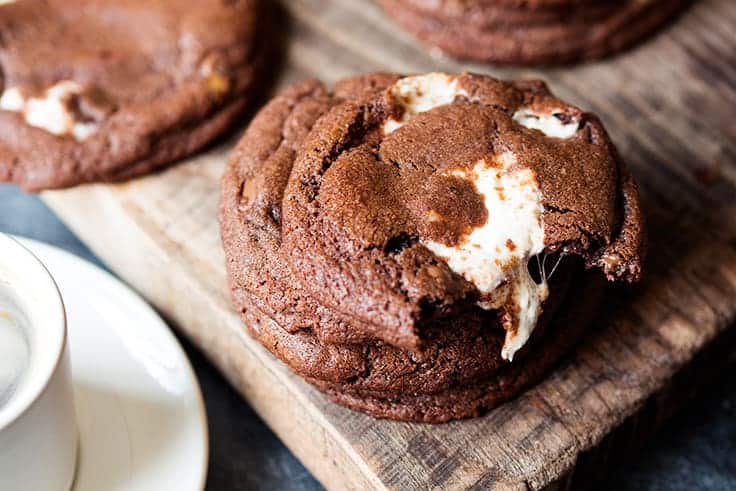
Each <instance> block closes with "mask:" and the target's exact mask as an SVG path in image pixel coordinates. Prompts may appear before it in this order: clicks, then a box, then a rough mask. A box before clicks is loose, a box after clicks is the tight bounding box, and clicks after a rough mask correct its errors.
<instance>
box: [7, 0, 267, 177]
mask: <svg viewBox="0 0 736 491" xmlns="http://www.w3.org/2000/svg"><path fill="white" fill-rule="evenodd" d="M258 4H259V2H258V0H236V1H232V2H222V1H219V0H203V1H198V2H187V1H181V0H168V1H155V2H152V1H145V0H126V1H122V2H109V1H104V0H67V1H62V0H51V1H41V0H19V1H15V2H10V3H6V4H3V5H0V181H10V182H15V183H17V184H19V185H21V186H23V187H24V188H25V189H27V190H34V191H35V190H41V189H48V188H60V187H67V186H73V185H75V184H79V183H84V182H91V181H118V180H122V179H127V178H130V177H132V176H136V175H139V174H143V173H146V172H149V171H152V170H154V169H157V168H159V167H162V166H164V165H166V164H169V163H171V162H173V161H175V160H177V159H179V158H182V157H184V156H186V155H190V154H192V153H193V152H195V151H197V150H198V149H200V148H201V147H203V146H204V145H205V144H207V143H208V142H210V141H211V140H212V139H213V138H215V137H216V136H218V135H219V134H221V133H222V132H223V131H224V130H225V129H226V128H227V127H228V126H229V124H230V123H231V122H232V121H233V120H234V118H235V117H236V116H237V115H238V114H239V113H240V112H241V111H242V110H243V108H244V107H245V105H246V102H247V101H248V99H249V97H250V95H251V91H252V87H253V85H254V83H255V82H257V78H256V77H257V74H256V68H257V66H258V64H259V58H260V56H261V53H260V50H259V49H258V48H261V47H263V44H264V43H265V42H266V41H265V40H264V39H262V33H261V32H260V30H259V28H258V25H259V22H258V21H259V9H260V7H259V5H258Z"/></svg>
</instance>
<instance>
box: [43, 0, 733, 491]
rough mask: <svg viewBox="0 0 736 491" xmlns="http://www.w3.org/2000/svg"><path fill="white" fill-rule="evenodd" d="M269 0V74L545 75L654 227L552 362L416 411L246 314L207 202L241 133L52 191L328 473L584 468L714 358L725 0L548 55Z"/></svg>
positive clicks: (728, 300)
mask: <svg viewBox="0 0 736 491" xmlns="http://www.w3.org/2000/svg"><path fill="white" fill-rule="evenodd" d="M281 13H282V14H283V21H282V22H281V25H282V27H283V29H282V30H283V31H284V32H285V34H284V36H285V38H286V46H285V57H286V63H285V66H284V67H283V68H282V69H281V70H280V72H279V73H280V75H279V81H278V85H280V86H283V85H285V84H287V83H289V82H291V81H294V80H297V79H301V78H305V77H319V78H321V79H323V80H325V81H328V82H332V81H335V80H336V79H338V78H340V77H342V76H345V75H349V74H354V73H358V72H364V71H370V70H394V71H400V72H425V71H431V70H444V71H451V72H456V71H462V70H472V71H478V72H488V73H492V74H495V75H497V76H501V77H542V78H545V79H546V80H547V81H548V82H549V83H550V85H551V87H552V88H553V90H554V91H555V92H556V93H558V94H559V95H560V96H561V97H563V98H566V99H569V100H571V101H573V102H576V103H578V104H579V105H581V106H583V107H585V108H589V109H591V110H593V111H595V112H597V113H599V114H600V115H601V116H602V118H603V120H604V122H605V123H606V124H607V126H608V128H609V129H610V132H611V134H612V136H613V138H614V140H615V141H616V143H617V144H618V146H619V148H620V150H621V151H622V153H623V155H624V156H625V158H626V160H627V161H628V163H629V165H630V166H631V168H632V169H633V172H634V173H635V174H636V176H637V177H638V179H639V182H640V183H641V189H642V192H643V198H644V204H645V207H646V210H647V212H648V220H649V231H650V235H651V247H650V256H649V261H648V265H647V266H648V275H647V277H646V279H645V281H644V282H643V283H642V284H641V286H640V287H638V288H637V289H635V290H634V291H628V292H623V291H618V290H612V291H611V293H610V295H609V301H608V302H607V305H606V307H605V309H604V311H603V313H602V314H601V317H600V319H599V320H598V321H597V323H596V326H595V328H594V329H593V332H592V333H591V334H590V336H589V337H588V338H587V339H586V340H585V341H584V343H583V344H582V345H581V346H580V347H579V349H578V350H577V351H576V352H575V353H574V355H572V356H571V357H569V358H568V359H567V360H566V361H565V362H564V363H562V365H561V366H560V367H559V368H558V369H557V370H556V371H555V372H554V373H553V374H551V375H550V377H549V378H548V379H547V380H545V381H544V382H543V383H541V384H539V385H538V386H536V387H534V388H533V389H531V390H529V391H528V392H526V393H525V394H523V395H522V396H521V397H519V398H517V399H516V400H514V401H512V402H509V403H507V404H505V405H503V406H501V407H499V408H497V409H496V410H494V411H493V412H491V413H490V414H488V415H487V416H485V417H483V418H479V419H475V420H470V421H463V422H456V423H451V424H445V425H439V426H428V425H421V424H406V423H395V422H389V421H379V420H375V419H372V418H370V417H367V416H364V415H362V414H358V413H354V412H351V411H349V410H346V409H343V408H341V407H338V406H335V405H333V404H331V403H330V402H328V401H327V400H326V399H325V398H324V397H323V396H322V395H320V394H319V393H318V392H317V391H315V390H313V389H312V388H311V387H310V386H308V385H307V384H306V383H304V382H302V381H301V380H300V379H298V378H297V377H295V376H293V375H292V374H291V373H290V372H289V371H288V370H287V369H286V368H285V367H284V366H283V365H282V364H281V363H279V362H278V361H276V360H275V359H274V357H273V356H271V355H270V354H269V353H268V352H266V351H265V350H264V349H263V348H261V347H260V345H258V344H257V343H256V342H254V341H253V340H251V339H250V338H249V337H248V336H247V335H246V334H245V330H244V329H243V326H242V325H241V323H240V320H239V319H238V317H237V315H236V314H235V313H234V312H233V310H232V309H231V307H230V303H229V299H228V295H227V292H226V287H225V271H224V267H223V254H222V251H221V248H220V241H219V236H218V225H217V221H216V208H217V204H218V196H219V189H218V186H219V177H220V174H221V172H222V169H223V165H224V163H225V161H226V159H227V156H228V151H229V150H230V148H231V147H232V145H233V143H234V137H231V139H230V141H227V142H225V143H221V144H219V145H218V146H217V147H215V148H212V149H211V150H210V151H208V152H206V153H203V154H201V155H199V156H197V157H195V158H193V159H189V160H187V161H186V162H184V163H183V164H181V165H179V166H176V167H174V168H172V169H170V170H168V171H166V172H164V173H162V174H158V175H155V176H151V177H147V178H145V179H140V180H137V181H134V182H130V183H126V184H122V185H117V186H108V185H93V186H85V187H80V188H77V189H73V190H68V191H61V192H49V193H45V194H44V195H43V198H44V199H45V200H46V202H47V203H48V204H49V205H50V206H51V207H52V208H53V209H54V210H56V211H57V212H58V213H59V215H61V217H62V218H63V219H64V220H66V222H67V223H68V224H69V225H70V226H71V228H72V229H73V230H74V231H75V232H76V233H78V234H79V235H80V236H81V237H82V239H83V240H85V241H86V242H87V244H89V245H90V246H91V248H92V249H93V250H94V251H95V252H96V253H97V254H98V255H99V256H100V257H101V258H102V259H103V260H105V261H106V262H107V264H108V265H109V266H110V267H111V268H112V269H114V270H115V271H117V272H118V273H119V274H120V275H121V276H122V277H123V278H125V279H126V280H127V281H128V282H130V284H132V285H133V286H135V287H136V288H137V289H138V290H139V291H140V292H142V293H143V295H145V296H146V297H147V298H148V299H149V300H150V301H151V302H153V304H155V305H156V306H157V307H158V308H159V309H160V310H161V311H162V312H163V313H165V314H166V315H167V316H168V317H169V318H170V319H172V320H173V321H174V323H175V324H176V325H177V326H178V328H179V329H180V330H181V331H182V332H184V333H185V334H186V335H187V336H189V337H190V338H191V339H192V340H193V341H194V342H195V343H196V344H197V345H198V346H199V347H200V348H201V349H202V350H203V351H204V352H205V353H206V354H207V356H209V358H210V359H211V360H212V362H213V363H215V364H216V365H217V366H218V367H219V368H220V370H222V372H223V373H224V374H225V375H226V376H227V377H228V379H229V380H230V381H231V382H232V384H233V385H234V386H235V387H237V388H238V390H239V391H240V392H241V393H242V394H243V396H244V397H245V398H246V399H247V400H248V401H250V403H251V404H252V405H253V407H254V408H255V409H256V410H257V411H258V413H259V414H260V415H261V416H262V417H263V419H264V420H265V421H266V422H267V423H268V424H269V425H270V426H271V428H273V430H274V431H275V432H276V433H277V434H278V435H279V436H280V438H281V439H283V441H284V442H285V443H286V444H287V445H288V446H289V448H291V450H292V451H293V452H294V453H295V454H296V455H297V456H298V457H299V458H300V459H301V460H302V461H303V462H304V464H305V465H306V466H307V467H308V468H309V469H310V470H311V471H312V472H313V473H314V474H315V475H316V477H317V478H318V479H319V480H320V481H321V482H322V483H324V484H325V486H327V487H328V488H331V489H347V488H350V489H369V488H379V489H383V488H392V489H399V488H401V489H425V488H439V487H442V488H477V489H486V488H504V489H506V488H513V489H517V488H520V489H523V488H527V487H528V488H540V487H544V486H553V487H567V486H569V485H570V484H589V483H590V482H591V479H592V478H593V477H599V476H600V472H601V471H602V470H603V469H605V468H607V467H609V466H607V462H608V459H610V458H612V456H614V455H615V454H616V453H617V452H618V451H621V450H624V451H626V452H630V451H631V450H632V448H634V447H635V446H636V445H637V444H639V443H640V442H641V441H643V440H644V439H646V437H647V435H648V434H649V433H650V432H651V431H652V430H653V429H654V428H655V427H656V426H657V424H658V423H659V422H660V421H661V419H663V418H664V417H666V415H667V414H669V413H670V412H672V411H673V410H674V409H676V408H677V407H678V405H680V404H681V402H683V401H684V400H685V399H686V398H687V397H686V396H687V395H689V394H691V393H692V389H694V388H695V387H696V386H697V384H698V383H699V381H700V380H704V379H705V377H708V376H710V374H712V373H713V371H714V370H718V369H719V367H723V366H724V363H725V362H726V360H727V359H728V356H727V355H728V354H729V353H730V352H731V351H732V347H733V343H732V341H733V340H734V338H736V336H734V334H733V330H731V331H728V330H727V328H728V327H729V325H730V324H731V323H732V321H733V319H734V316H735V314H736V143H735V140H736V123H735V121H736V119H735V118H734V109H735V108H736V34H734V33H735V32H736V2H733V1H732V0H702V1H699V2H697V3H696V4H695V5H694V6H693V7H692V8H691V9H690V10H689V11H688V12H687V13H686V14H685V15H683V16H682V17H681V18H680V19H678V21H677V22H676V23H675V24H674V25H672V26H671V27H670V28H669V29H666V30H664V31H663V32H661V33H660V34H659V35H657V36H656V37H655V38H654V39H652V40H650V41H649V42H647V43H645V44H644V45H642V46H641V47H640V48H638V49H636V50H635V51H632V52H629V53H626V54H625V55H622V56H619V57H616V58H614V59H611V60H609V61H606V62H604V63H596V64H589V65H585V66H579V67H570V68H563V69H554V70H548V71H543V72H542V71H537V70H512V69H491V68H489V67H485V66H480V65H471V64H461V63H457V62H454V61H451V60H447V59H443V58H439V57H436V55H435V56H432V55H430V54H428V52H427V51H426V50H425V49H423V48H422V47H421V46H420V45H419V44H417V43H416V42H415V41H413V40H412V39H411V38H410V37H409V36H408V35H406V34H404V33H403V32H402V31H401V30H400V29H398V28H397V27H396V26H395V25H394V24H393V23H391V22H390V21H388V20H387V18H386V17H385V16H384V15H383V13H382V12H381V11H380V10H379V9H378V8H376V7H375V6H374V5H373V4H372V3H371V2H369V1H367V0H291V1H289V2H285V4H284V6H283V8H282V12H281ZM264 42H267V41H266V40H264ZM274 63H276V62H274ZM245 122H246V121H245V120H244V122H243V123H244V124H245ZM237 133H238V134H239V133H240V132H239V131H238V132H237Z"/></svg>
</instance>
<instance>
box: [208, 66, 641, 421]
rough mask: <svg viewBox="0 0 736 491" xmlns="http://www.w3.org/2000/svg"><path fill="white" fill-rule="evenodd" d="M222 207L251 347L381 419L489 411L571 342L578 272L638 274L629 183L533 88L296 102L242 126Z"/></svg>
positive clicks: (595, 282)
mask: <svg viewBox="0 0 736 491" xmlns="http://www.w3.org/2000/svg"><path fill="white" fill-rule="evenodd" d="M222 193H223V195H222V204H221V210H220V221H221V229H222V237H223V244H224V247H225V252H226V258H227V268H228V278H229V282H230V286H231V290H232V294H233V300H234V303H235V305H236V306H237V307H238V308H239V310H240V312H241V314H242V316H243V319H244V321H245V323H246V325H247V327H248V329H249V330H250V331H251V333H252V334H253V335H254V336H255V337H256V338H257V339H259V340H260V341H261V342H262V343H263V344H264V345H266V346H267V347H268V348H269V349H270V350H271V351H273V352H274V353H275V354H277V355H278V356H279V357H280V358H281V359H282V360H284V361H285V362H286V363H287V364H289V366H291V367H292V369H294V370H295V371H296V372H298V373H299V374H301V375H302V376H304V377H305V378H307V379H308V380H309V381H310V382H312V383H314V384H315V385H317V386H318V387H320V388H321V389H322V390H324V391H326V392H327V393H328V394H330V395H331V397H332V398H333V399H335V400H337V401H338V402H341V403H344V404H346V405H349V406H351V407H356V408H359V409H362V410H365V411H368V412H370V413H372V414H375V415H378V416H386V417H393V418H398V419H419V420H423V421H444V420H447V419H453V418H456V417H467V416H472V415H475V414H477V413H478V412H479V411H481V410H482V409H484V408H488V407H492V406H493V405H494V404H495V403H497V402H498V401H501V400H503V399H505V398H507V397H510V396H511V395H513V394H514V393H515V392H516V391H518V390H519V389H520V388H521V387H523V386H525V385H527V384H528V383H531V382H533V381H534V380H535V379H537V378H538V376H539V375H540V374H541V373H543V372H544V370H546V369H547V368H548V367H549V366H550V365H551V364H552V363H553V362H554V361H555V360H556V359H557V358H558V357H559V355H560V354H561V353H562V352H564V351H565V349H567V347H569V345H570V344H572V343H573V342H574V340H575V339H577V337H578V336H579V334H580V332H581V331H582V330H583V329H584V326H585V323H586V322H585V319H586V318H587V317H589V314H590V312H591V311H592V306H593V305H595V303H596V302H597V299H598V294H597V292H598V291H599V290H600V284H599V283H600V281H599V280H600V278H602V276H603V275H600V274H599V273H598V274H594V273H582V269H583V266H587V267H588V268H596V267H597V268H600V269H603V270H604V272H605V274H606V275H607V276H608V277H609V279H625V280H630V281H633V280H636V279H638V277H639V275H640V272H641V255H642V253H643V231H642V223H641V214H640V210H639V201H638V195H637V191H636V185H635V184H634V182H633V180H632V179H631V177H630V175H629V174H628V172H627V171H626V169H625V166H624V165H623V163H622V162H621V160H620V158H619V157H618V155H617V154H616V151H615V149H614V147H613V146H612V144H611V142H610V140H609V139H608V136H607V135H606V133H605V130H604V129H603V127H602V126H601V124H600V122H599V121H598V119H597V118H596V117H595V116H593V115H591V114H588V113H585V112H583V111H581V110H579V109H577V108H575V107H573V106H570V105H569V104H566V103H564V102H562V101H560V100H559V99H557V98H555V97H554V96H552V95H551V94H550V93H549V91H548V90H547V88H546V86H545V85H544V84H542V83H541V82H533V81H526V82H511V83H508V82H501V81H498V80H495V79H492V78H490V77H484V76H478V75H472V74H462V75H448V74H426V75H420V76H409V77H402V76H400V75H395V74H370V75H366V76H361V77H355V78H350V79H346V80H343V81H341V82H339V83H338V84H337V85H336V86H335V88H334V90H333V91H332V92H330V91H328V90H327V89H326V88H325V87H324V86H323V85H322V84H320V83H319V82H316V81H307V82H303V83H300V84H297V85H295V86H293V87H291V88H289V89H287V90H286V91H285V92H284V93H282V94H281V95H279V96H277V97H276V98H274V99H273V100H272V101H271V102H270V103H269V104H268V105H267V106H266V107H265V108H264V109H263V110H262V111H261V112H260V113H259V114H258V115H257V117H256V118H255V119H254V121H253V122H252V124H251V125H250V127H249V128H248V130H247V131H246V133H245V135H244V137H243V138H242V140H241V142H240V143H239V145H238V146H237V148H236V149H235V151H234V153H233V155H232V157H231V160H230V163H229V165H228V168H227V170H226V174H225V176H224V177H223V183H222ZM547 255H549V256H550V257H551V258H552V259H550V260H549V261H548V262H547V261H545V259H546V256H547ZM612 258H614V260H612V261H610V260H609V259H612ZM537 261H539V262H537ZM555 262H559V267H557V268H553V265H554V264H555ZM545 266H546V267H545ZM596 276H597V277H596ZM585 288H587V289H588V293H586V294H585V295H580V294H579V293H578V294H575V297H582V298H579V299H578V300H577V301H576V302H573V303H572V305H571V304H570V302H568V301H567V300H566V298H567V297H568V295H567V292H568V290H572V291H580V290H581V289H585ZM573 311H577V312H578V313H579V315H577V316H570V315H569V314H570V312H573ZM556 314H559V315H556ZM555 318H556V319H557V320H556V321H555V322H552V320H553V319H555ZM530 353H533V354H534V355H533V356H532V355H530ZM511 359H513V363H509V362H508V360H511ZM359 401H362V402H359ZM430 406H432V407H435V409H433V410H430V409H429V407H430Z"/></svg>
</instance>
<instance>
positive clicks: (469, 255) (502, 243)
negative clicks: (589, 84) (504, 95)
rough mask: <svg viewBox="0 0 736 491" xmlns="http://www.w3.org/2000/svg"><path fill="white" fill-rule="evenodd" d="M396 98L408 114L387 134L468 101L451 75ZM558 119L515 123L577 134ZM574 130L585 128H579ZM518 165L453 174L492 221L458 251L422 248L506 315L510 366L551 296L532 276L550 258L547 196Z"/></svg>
mask: <svg viewBox="0 0 736 491" xmlns="http://www.w3.org/2000/svg"><path fill="white" fill-rule="evenodd" d="M388 94H389V96H391V97H393V98H394V100H395V101H396V102H397V103H399V104H400V105H401V106H402V107H403V109H404V112H403V114H402V116H401V118H400V119H393V118H392V119H388V120H387V121H386V122H385V123H384V126H383V132H384V134H388V133H391V132H393V131H395V130H397V129H398V128H400V127H401V126H403V125H404V124H406V123H407V122H408V121H409V120H410V119H411V118H412V117H413V116H414V115H416V114H418V113H421V112H425V111H429V110H431V109H433V108H435V107H438V106H441V105H445V104H451V103H452V102H453V101H454V100H455V98H456V97H458V96H467V93H466V92H465V91H463V90H462V89H460V88H459V87H458V83H457V78H456V77H454V76H451V75H447V74H444V73H429V74H427V75H420V76H414V77H405V78H402V79H401V80H399V81H398V82H396V83H395V84H394V85H393V86H392V87H390V88H389V89H388ZM550 118H552V119H554V120H555V121H556V123H555V122H552V121H547V119H548V118H546V117H544V116H540V115H536V114H533V113H531V112H529V111H526V112H524V111H520V112H517V114H515V115H514V119H516V120H517V122H520V123H521V124H524V125H525V126H526V125H529V126H530V127H536V128H538V129H541V128H544V130H546V131H550V132H551V133H554V134H555V135H561V134H565V135H567V134H568V133H570V135H571V134H573V133H574V131H572V132H570V128H567V126H568V125H562V123H561V121H559V120H558V119H557V118H554V116H550ZM555 124H556V126H555ZM533 125H536V126H533ZM560 125H562V126H563V127H564V131H562V130H561V129H560V128H559V126H560ZM569 126H575V128H577V125H569ZM544 130H543V131H544ZM546 131H545V132H546ZM515 164H516V157H515V156H514V155H513V154H511V153H509V152H506V153H503V154H501V155H500V156H498V157H496V159H495V161H494V162H486V161H485V160H481V161H479V162H477V163H476V164H475V165H474V166H473V168H472V169H471V170H470V171H464V170H453V171H450V172H449V173H448V175H453V176H455V177H460V178H462V179H467V180H470V181H472V182H473V183H474V184H475V186H476V188H477V189H478V191H479V192H480V193H481V194H482V195H483V201H484V204H485V206H486V209H487V211H488V217H489V218H488V221H487V222H486V224H485V225H483V226H481V227H478V228H476V229H474V230H473V231H472V232H471V233H470V235H469V236H468V237H466V238H465V240H464V242H463V243H461V244H459V245H456V246H447V245H445V244H442V243H439V242H434V241H431V240H425V241H422V243H423V245H424V246H425V247H427V248H428V249H429V250H431V251H432V252H433V253H434V254H435V255H437V256H438V257H441V258H443V259H444V260H445V261H446V262H447V265H448V266H449V267H450V269H452V270H453V271H454V272H456V273H458V274H460V275H462V276H463V277H464V278H465V279H467V280H468V281H470V282H472V283H473V284H474V285H475V286H476V288H478V290H479V291H480V292H481V294H482V300H481V301H480V302H479V305H480V306H481V307H482V308H484V309H499V310H501V311H502V312H503V313H504V315H503V323H504V328H505V329H506V340H505V342H504V346H503V349H502V351H501V356H502V357H503V358H504V359H506V360H512V359H513V357H514V354H516V352H517V351H518V350H519V349H520V348H521V347H522V346H524V344H525V343H526V342H527V340H528V339H529V336H530V335H531V333H532V331H533V330H534V327H535V326H536V324H537V319H538V318H539V315H540V313H541V310H542V302H543V301H544V300H545V299H546V298H547V295H548V288H547V283H546V281H543V283H542V284H539V285H538V284H536V283H535V282H534V280H533V278H532V277H531V276H530V275H529V270H528V268H527V263H528V261H529V258H530V257H532V256H534V255H537V254H539V253H541V252H542V251H543V250H544V229H543V222H542V213H543V211H544V208H543V206H542V195H541V191H540V189H539V185H538V183H537V181H536V176H535V174H534V172H533V171H532V170H531V169H520V168H514V167H515ZM430 215H431V214H430Z"/></svg>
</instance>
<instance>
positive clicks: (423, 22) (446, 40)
mask: <svg viewBox="0 0 736 491" xmlns="http://www.w3.org/2000/svg"><path fill="white" fill-rule="evenodd" d="M378 2H379V3H380V4H381V5H382V6H383V7H384V9H385V10H386V11H387V12H388V13H389V14H390V15H391V16H392V17H393V18H394V19H395V20H396V21H397V22H398V23H399V24H401V25H402V26H403V27H404V28H406V29H407V30H408V31H409V32H411V33H412V34H414V35H415V36H417V37H418V38H419V39H421V40H422V41H425V42H427V43H428V44H430V45H433V46H435V47H438V48H440V49H441V50H442V51H444V52H446V53H447V54H449V55H451V56H455V57H458V58H464V59H473V60H479V61H491V62H501V63H514V64H555V63H570V62H574V61H580V60H588V59H594V58H601V57H603V56H606V55H609V54H611V53H614V52H617V51H621V50H623V49H625V48H627V47H629V46H631V45H632V44H633V43H634V42H636V41H637V40H639V39H640V38H642V37H644V36H645V35H647V34H649V33H651V32H652V31H654V30H656V28H657V27H659V26H660V25H662V24H664V23H665V22H666V21H667V20H669V19H670V18H672V16H673V15H674V14H675V13H677V12H678V11H679V10H680V9H681V8H682V7H683V6H685V5H686V4H687V3H689V2H688V0H626V1H619V2H611V1H607V0H590V1H583V2H581V1H574V0H558V1H549V2H542V1H539V2H535V1H505V0H474V1H467V2H465V1H462V2H460V1H456V0H445V1H440V2H437V1H428V0H378Z"/></svg>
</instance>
